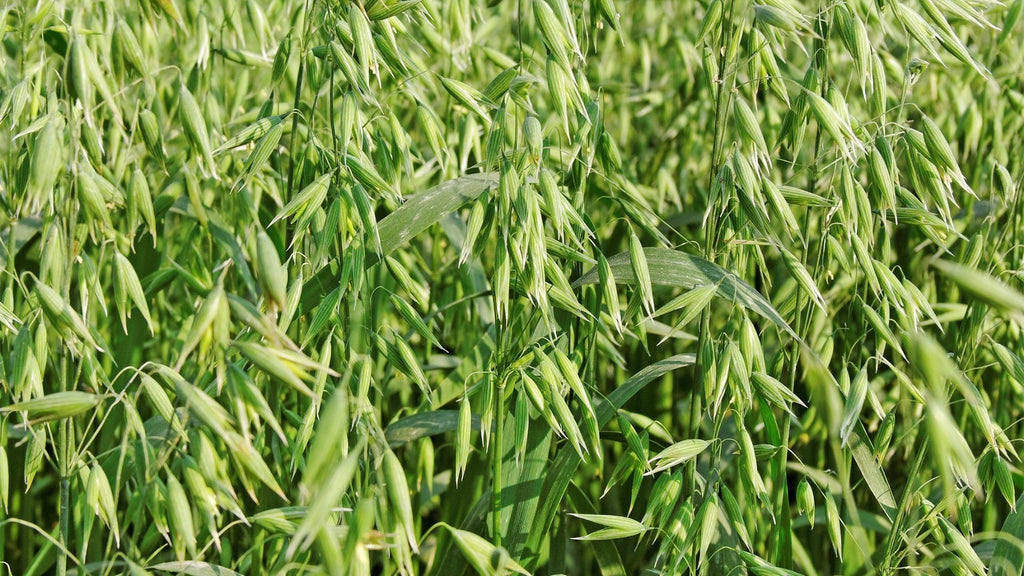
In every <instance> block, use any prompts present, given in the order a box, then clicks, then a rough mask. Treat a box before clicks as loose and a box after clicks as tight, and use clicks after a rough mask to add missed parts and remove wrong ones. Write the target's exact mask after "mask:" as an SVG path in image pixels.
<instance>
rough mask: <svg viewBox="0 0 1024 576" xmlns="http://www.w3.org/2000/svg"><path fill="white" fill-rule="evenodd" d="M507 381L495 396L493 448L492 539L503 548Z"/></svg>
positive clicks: (500, 382) (501, 380)
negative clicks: (503, 470) (503, 471)
mask: <svg viewBox="0 0 1024 576" xmlns="http://www.w3.org/2000/svg"><path fill="white" fill-rule="evenodd" d="M504 405H505V379H504V378H503V377H499V381H498V389H497V390H496V391H495V394H494V444H493V445H492V447H491V458H492V464H491V474H492V476H493V477H492V478H491V538H493V540H494V545H495V546H501V474H502V472H501V464H502V458H503V452H504V440H505V412H504V410H503V408H504Z"/></svg>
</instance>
